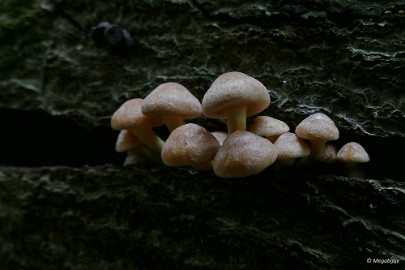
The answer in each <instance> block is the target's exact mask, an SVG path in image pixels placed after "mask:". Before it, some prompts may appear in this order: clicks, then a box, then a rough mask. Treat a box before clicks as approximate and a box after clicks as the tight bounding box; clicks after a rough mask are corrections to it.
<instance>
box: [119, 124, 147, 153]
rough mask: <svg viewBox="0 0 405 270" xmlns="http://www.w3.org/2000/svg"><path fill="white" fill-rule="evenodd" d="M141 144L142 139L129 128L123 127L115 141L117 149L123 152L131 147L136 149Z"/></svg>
mask: <svg viewBox="0 0 405 270" xmlns="http://www.w3.org/2000/svg"><path fill="white" fill-rule="evenodd" d="M140 145H141V141H140V140H139V139H138V138H137V137H136V136H135V135H134V134H133V133H132V132H131V131H129V130H127V129H123V130H121V131H120V133H119V134H118V138H117V142H116V143H115V151H117V152H119V153H121V152H125V151H128V150H130V149H135V148H137V147H139V146H140Z"/></svg>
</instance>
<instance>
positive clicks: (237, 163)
mask: <svg viewBox="0 0 405 270" xmlns="http://www.w3.org/2000/svg"><path fill="white" fill-rule="evenodd" d="M276 159H277V149H276V147H275V146H274V145H273V144H272V143H271V142H270V141H269V140H267V139H265V138H262V137H259V136H257V135H255V134H253V133H251V132H249V131H241V130H239V131H235V132H234V133H232V134H230V135H228V137H227V138H226V139H225V141H224V143H223V144H222V146H221V148H220V149H219V150H218V152H217V154H216V156H215V158H214V160H213V167H214V172H215V174H216V175H217V176H220V177H227V178H229V177H245V176H249V175H253V174H257V173H260V172H261V171H263V170H264V169H266V168H267V167H268V166H270V165H271V164H272V163H273V162H274V161H275V160H276Z"/></svg>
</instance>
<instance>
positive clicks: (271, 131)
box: [249, 116, 290, 137]
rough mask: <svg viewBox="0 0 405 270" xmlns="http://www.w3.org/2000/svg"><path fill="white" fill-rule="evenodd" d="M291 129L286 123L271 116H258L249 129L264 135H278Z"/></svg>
mask: <svg viewBox="0 0 405 270" xmlns="http://www.w3.org/2000/svg"><path fill="white" fill-rule="evenodd" d="M289 130H290V127H289V126H288V125H287V124H286V123H284V122H283V121H281V120H278V119H276V118H273V117H270V116H258V117H256V118H255V120H254V121H253V123H252V125H251V126H250V129H249V131H250V132H252V133H254V134H256V135H259V136H264V137H269V136H278V135H281V134H283V133H285V132H288V131H289Z"/></svg>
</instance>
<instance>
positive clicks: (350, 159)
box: [336, 142, 370, 178]
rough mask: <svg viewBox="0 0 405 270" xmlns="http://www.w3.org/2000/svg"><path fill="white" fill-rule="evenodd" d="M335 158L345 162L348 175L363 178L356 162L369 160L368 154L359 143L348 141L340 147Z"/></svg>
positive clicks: (362, 172)
mask: <svg viewBox="0 0 405 270" xmlns="http://www.w3.org/2000/svg"><path fill="white" fill-rule="evenodd" d="M336 159H337V160H338V161H340V162H344V163H345V164H346V167H347V169H348V171H349V176H353V177H360V178H363V177H364V171H363V170H362V169H361V168H360V167H359V166H358V165H357V164H359V163H365V162H369V161H370V156H369V155H368V153H367V151H366V150H365V149H364V148H363V146H361V145H360V144H359V143H356V142H349V143H346V144H345V145H343V146H342V148H340V150H339V151H338V153H337V156H336Z"/></svg>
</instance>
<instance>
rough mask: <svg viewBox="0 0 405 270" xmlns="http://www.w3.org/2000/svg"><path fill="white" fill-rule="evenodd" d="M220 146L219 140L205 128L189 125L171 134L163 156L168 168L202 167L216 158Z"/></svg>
mask: <svg viewBox="0 0 405 270" xmlns="http://www.w3.org/2000/svg"><path fill="white" fill-rule="evenodd" d="M219 146H220V145H219V142H218V141H217V139H216V138H215V137H214V136H213V135H212V134H211V133H209V132H208V131H207V130H206V129H205V128H203V127H201V126H199V125H196V124H193V123H189V124H185V125H183V126H180V127H178V128H176V129H175V130H174V131H173V132H172V133H171V134H170V136H169V137H168V138H167V140H166V142H165V144H164V145H163V149H162V153H161V156H162V160H163V163H164V164H166V165H168V166H193V167H200V165H201V164H205V163H207V162H209V161H211V160H212V159H213V158H214V156H215V154H216V153H217V151H218V149H219Z"/></svg>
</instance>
